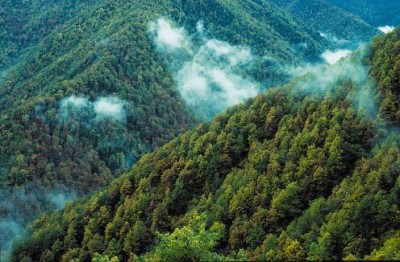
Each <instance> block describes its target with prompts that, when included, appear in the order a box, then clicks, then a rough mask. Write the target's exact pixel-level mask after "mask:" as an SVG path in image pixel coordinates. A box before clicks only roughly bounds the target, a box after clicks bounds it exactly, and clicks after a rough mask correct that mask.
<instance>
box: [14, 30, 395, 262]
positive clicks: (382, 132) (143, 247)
mask: <svg viewBox="0 0 400 262" xmlns="http://www.w3.org/2000/svg"><path fill="white" fill-rule="evenodd" d="M399 42H400V30H396V31H395V32H393V33H391V34H388V35H387V36H385V37H383V36H381V37H379V38H377V39H376V40H375V42H374V43H373V44H372V46H371V47H370V48H368V49H367V50H364V51H360V52H358V53H356V54H354V55H353V56H352V57H349V58H347V59H345V60H342V61H341V62H339V63H337V64H336V65H334V66H329V67H324V68H321V69H320V71H318V74H311V75H308V76H306V77H304V78H302V79H297V80H295V81H293V82H292V83H290V84H288V85H286V86H284V87H280V88H274V89H270V90H269V91H268V92H267V93H266V94H262V95H259V96H257V97H256V98H254V99H251V100H248V101H247V102H246V103H244V104H241V105H238V106H236V107H233V108H231V109H229V110H228V111H227V112H226V113H224V114H221V115H219V116H217V117H216V118H215V119H214V121H212V122H211V123H203V124H200V125H198V126H197V127H196V128H194V129H193V130H191V131H189V132H186V133H185V134H183V135H181V136H179V137H178V138H177V139H175V140H173V141H172V142H170V143H168V144H167V145H165V146H164V147H162V148H159V149H157V150H155V152H153V153H151V154H148V155H146V156H145V157H143V158H142V159H141V160H140V161H139V162H138V163H137V165H135V167H134V168H133V169H132V170H131V171H130V172H128V173H127V174H125V175H123V176H122V177H121V178H119V179H117V180H115V181H114V182H113V183H111V184H110V185H109V186H108V187H107V188H105V189H104V190H101V191H100V192H98V193H96V194H94V195H93V196H91V197H88V198H85V199H82V200H80V201H77V202H75V203H74V204H68V205H67V206H66V208H65V209H64V210H62V211H59V212H56V213H53V214H49V215H45V216H43V217H41V218H40V219H38V220H36V221H35V222H34V223H32V224H31V227H30V229H29V235H30V237H29V238H28V239H27V240H25V241H23V242H21V243H20V244H19V245H18V246H17V247H16V249H15V250H14V255H13V259H14V260H15V261H20V260H24V259H25V260H26V259H27V260H35V261H36V260H39V259H40V260H42V261H53V260H55V261H60V260H61V261H70V260H73V259H79V260H81V261H88V260H90V259H91V258H93V259H94V260H96V259H97V260H101V259H105V260H107V259H111V258H113V259H114V260H118V259H119V260H121V261H127V260H133V261H142V260H143V261H162V260H164V259H165V260H168V261H199V260H206V261H214V260H216V261H220V260H222V261H224V260H243V261H246V260H255V261H260V260H284V261H293V260H295V261H297V260H304V259H310V260H330V259H333V260H342V259H345V260H358V259H366V260H391V259H398V258H399V255H400V253H399V251H400V246H399V243H400V242H399V240H400V235H399V234H400V218H399V216H398V215H399V211H400V210H399V205H398V203H399V201H400V195H399V190H400V184H399V181H400V180H399V172H400V169H399V168H400V162H399V152H400V147H399V146H400V144H399V143H400V140H399V135H398V131H397V130H395V129H392V130H393V131H390V125H392V126H396V125H398V124H399V122H398V119H397V118H396V117H397V116H396V114H397V113H396V112H398V110H399V109H400V107H398V105H397V104H396V105H392V106H391V108H392V107H393V109H394V110H393V111H387V106H386V105H387V103H388V101H393V102H395V101H396V100H392V98H388V97H387V96H388V93H389V90H391V88H392V87H394V86H398V83H397V82H398V81H397V80H396V79H398V72H397V71H396V73H394V74H390V73H389V74H386V73H385V72H392V70H393V69H395V68H396V66H395V65H397V64H399V63H398V61H399V60H398V59H399V54H400V51H399V49H398V48H397V49H393V48H394V46H396V45H398V43H399ZM388 52H389V53H390V54H391V55H390V56H386V54H388ZM368 66H370V70H369V69H368ZM384 68H385V69H384ZM369 72H370V73H369ZM383 79H385V80H383ZM375 83H377V89H376V90H377V92H379V96H375V95H376V93H375V91H374V90H375ZM389 83H390V84H389ZM390 119H393V120H392V122H386V121H387V120H390Z"/></svg>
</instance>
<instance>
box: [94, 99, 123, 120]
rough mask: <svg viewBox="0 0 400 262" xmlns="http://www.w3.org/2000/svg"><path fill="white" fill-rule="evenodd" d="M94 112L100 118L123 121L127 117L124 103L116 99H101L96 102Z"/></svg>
mask: <svg viewBox="0 0 400 262" xmlns="http://www.w3.org/2000/svg"><path fill="white" fill-rule="evenodd" d="M94 112H95V113H96V114H97V117H100V118H114V119H116V120H122V119H123V117H124V116H125V112H124V102H123V101H122V100H120V99H118V98H115V97H101V98H99V99H97V100H96V101H95V102H94Z"/></svg>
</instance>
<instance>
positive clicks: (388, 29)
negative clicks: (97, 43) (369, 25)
mask: <svg viewBox="0 0 400 262" xmlns="http://www.w3.org/2000/svg"><path fill="white" fill-rule="evenodd" d="M378 29H379V30H380V31H381V32H383V33H385V34H387V33H390V32H393V31H394V29H395V27H394V26H389V25H385V26H380V27H378Z"/></svg>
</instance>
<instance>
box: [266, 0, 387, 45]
mask: <svg viewBox="0 0 400 262" xmlns="http://www.w3.org/2000/svg"><path fill="white" fill-rule="evenodd" d="M271 2H273V3H275V4H277V5H278V6H280V7H282V8H283V9H285V10H287V11H288V12H290V13H291V14H293V15H294V16H296V17H297V18H299V19H300V20H302V21H304V22H305V23H307V24H309V25H310V26H312V27H313V28H314V29H315V30H317V31H320V32H321V33H323V34H325V35H327V36H331V38H336V39H337V43H338V44H339V45H340V44H341V45H346V44H358V43H359V42H361V41H364V42H366V41H369V40H370V39H371V38H372V36H373V35H376V34H378V33H379V32H378V30H377V29H376V28H374V27H372V26H371V25H369V24H368V23H367V22H365V21H364V20H362V19H361V18H360V17H358V16H356V15H354V14H352V13H350V12H347V11H345V10H343V9H341V8H339V7H336V6H334V5H332V4H330V3H328V2H326V1H324V0H290V1H288V0H271ZM343 40H345V41H343ZM341 41H342V42H341Z"/></svg>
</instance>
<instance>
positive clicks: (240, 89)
mask: <svg viewBox="0 0 400 262" xmlns="http://www.w3.org/2000/svg"><path fill="white" fill-rule="evenodd" d="M196 30H197V33H200V34H201V35H202V34H203V32H205V30H206V28H205V24H204V22H202V21H200V22H198V23H197V25H196ZM149 31H150V33H151V35H152V37H153V41H154V44H155V46H156V47H157V50H158V51H159V52H160V54H162V55H164V56H165V57H166V60H167V61H168V62H169V64H170V66H169V67H170V68H171V70H172V71H173V74H174V79H175V82H176V84H177V90H178V91H179V93H180V95H181V96H182V98H183V99H184V101H185V103H186V104H187V105H188V107H189V108H190V109H191V110H193V111H194V112H195V114H196V115H197V116H198V117H200V118H201V119H203V120H209V119H212V118H213V117H214V116H215V115H216V114H218V113H221V112H223V111H224V110H225V109H226V108H228V107H230V106H233V105H236V104H238V103H241V102H243V101H245V100H246V99H248V98H250V97H253V96H255V95H257V93H258V92H259V91H260V85H259V84H258V83H257V82H255V81H254V80H252V79H251V78H250V77H249V75H250V74H249V73H248V72H249V69H251V66H252V64H253V61H254V57H253V55H252V53H251V50H250V49H249V48H248V47H243V46H233V45H230V44H229V43H226V42H223V41H219V40H217V39H206V38H204V37H203V38H202V39H201V44H200V45H199V46H195V45H194V44H193V43H192V42H193V41H192V38H193V37H194V36H189V35H188V33H187V32H186V31H185V30H184V29H183V28H176V27H174V26H173V25H172V23H171V22H168V21H167V20H166V19H164V18H160V19H158V20H157V22H151V23H150V25H149ZM182 59H184V61H183V62H182ZM176 65H179V66H176Z"/></svg>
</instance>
